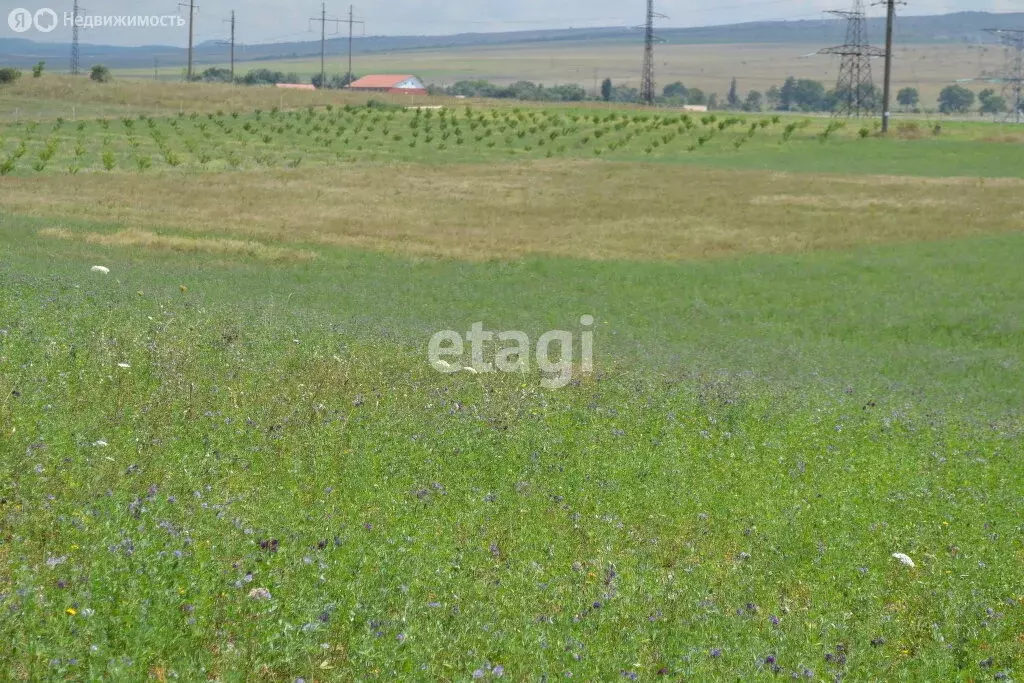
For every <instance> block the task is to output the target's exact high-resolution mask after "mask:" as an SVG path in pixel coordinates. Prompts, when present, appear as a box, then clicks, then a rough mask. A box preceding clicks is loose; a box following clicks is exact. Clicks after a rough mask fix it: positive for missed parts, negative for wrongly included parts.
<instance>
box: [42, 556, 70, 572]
mask: <svg viewBox="0 0 1024 683" xmlns="http://www.w3.org/2000/svg"><path fill="white" fill-rule="evenodd" d="M67 561H68V556H67V555H61V556H60V557H48V558H46V566H47V567H49V568H50V569H54V568H56V567H57V566H58V565H62V564H64V563H65V562H67Z"/></svg>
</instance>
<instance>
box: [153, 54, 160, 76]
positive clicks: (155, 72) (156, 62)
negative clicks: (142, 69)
mask: <svg viewBox="0 0 1024 683" xmlns="http://www.w3.org/2000/svg"><path fill="white" fill-rule="evenodd" d="M153 80H154V81H159V80H160V58H159V57H153Z"/></svg>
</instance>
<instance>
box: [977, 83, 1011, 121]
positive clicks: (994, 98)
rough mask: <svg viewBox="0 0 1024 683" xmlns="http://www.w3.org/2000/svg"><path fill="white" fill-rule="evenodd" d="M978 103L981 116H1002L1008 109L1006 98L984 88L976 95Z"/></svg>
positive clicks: (990, 89)
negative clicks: (979, 103)
mask: <svg viewBox="0 0 1024 683" xmlns="http://www.w3.org/2000/svg"><path fill="white" fill-rule="evenodd" d="M978 101H979V102H981V108H980V111H981V113H982V114H993V115H995V114H1002V113H1003V112H1005V111H1006V110H1007V109H1008V107H1007V106H1006V98H1005V97H1002V96H1000V95H997V94H996V91H995V90H993V89H992V88H985V89H984V90H982V91H981V92H980V93H978Z"/></svg>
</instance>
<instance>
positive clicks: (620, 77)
mask: <svg viewBox="0 0 1024 683" xmlns="http://www.w3.org/2000/svg"><path fill="white" fill-rule="evenodd" d="M823 47H828V46H826V45H693V46H689V45H662V46H659V47H658V53H657V59H658V64H657V80H658V83H659V85H660V86H664V85H666V84H668V83H671V82H673V81H682V82H683V83H685V84H686V85H687V86H689V87H698V88H701V89H702V90H704V91H705V92H706V93H708V94H710V93H717V94H718V95H719V97H720V98H721V97H722V96H724V95H725V94H726V93H727V92H728V90H729V84H730V82H731V80H732V78H734V77H735V78H736V79H737V81H738V84H739V86H740V89H741V90H742V91H744V92H746V91H749V90H760V91H762V92H764V91H765V90H767V89H768V88H769V87H771V86H772V85H781V84H782V82H783V81H785V79H786V77H788V76H795V77H797V78H811V79H815V80H820V81H823V82H825V83H826V84H828V85H829V86H830V87H834V84H835V81H836V77H837V75H838V68H839V58H838V57H829V56H806V55H808V54H809V53H812V52H816V51H818V50H820V49H821V48H823ZM641 58H642V45H640V44H639V43H638V44H636V45H624V44H622V43H619V42H616V43H609V44H596V45H592V44H583V45H566V44H564V43H560V44H557V45H554V46H547V45H530V46H522V47H511V48H510V47H495V48H481V47H474V48H451V49H447V50H409V51H397V52H390V53H385V54H372V55H366V56H362V57H360V58H359V59H358V61H357V62H356V65H355V67H354V69H355V71H356V72H357V73H360V74H365V73H414V74H416V75H418V76H419V77H420V78H422V79H423V80H424V81H426V82H427V83H436V84H438V85H443V84H449V85H450V84H451V83H453V82H455V81H458V80H464V79H484V80H489V81H494V82H497V83H511V82H515V81H518V80H530V81H536V82H540V83H545V84H556V83H579V84H581V85H583V86H584V87H586V88H587V89H588V90H591V91H592V90H593V89H594V78H595V76H596V77H597V78H598V79H604V78H611V79H612V80H613V81H614V82H615V83H616V84H618V85H628V86H632V87H639V85H640V62H641ZM1002 60H1003V53H1002V50H1000V49H999V48H997V47H994V46H988V47H983V48H977V47H968V46H966V45H952V46H949V45H906V46H901V47H899V49H898V50H897V53H896V62H895V67H894V74H893V78H894V83H895V85H896V87H897V88H902V87H907V86H909V87H916V88H918V89H919V90H920V91H921V97H922V103H923V106H925V107H931V108H936V107H937V104H936V100H937V98H938V95H939V92H940V91H941V90H942V88H944V87H946V86H947V85H950V84H952V83H954V82H955V81H956V80H957V79H963V78H974V77H977V76H979V75H980V74H981V73H982V71H984V70H995V69H998V68H1001V66H1002ZM208 66H211V65H206V64H204V65H203V66H202V67H201V68H206V67H208ZM215 66H221V67H226V66H228V65H227V64H226V63H223V64H217V65H215ZM875 67H876V74H875V79H876V83H878V84H879V85H881V82H882V63H881V60H878V61H876V62H875ZM236 68H237V69H238V70H240V71H242V72H244V71H247V70H249V69H255V68H267V69H274V70H280V71H285V72H291V71H294V72H297V73H298V74H299V75H301V76H302V77H303V78H306V79H308V78H310V77H312V76H313V75H314V74H318V73H320V60H319V58H306V59H297V60H278V61H260V62H241V63H239V64H238V65H237V66H236ZM347 68H348V65H347V62H346V59H345V58H343V57H330V58H329V61H328V66H327V70H328V72H329V73H344V72H345V71H346V70H347ZM118 73H119V74H121V75H124V76H135V77H139V78H152V76H153V71H152V70H148V71H147V70H145V69H136V70H124V71H120V72H118ZM165 75H166V77H168V78H171V79H175V78H180V73H167V74H165ZM975 87H976V89H980V88H982V87H989V86H985V85H984V84H978V85H976V86H975Z"/></svg>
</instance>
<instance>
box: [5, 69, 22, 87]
mask: <svg viewBox="0 0 1024 683" xmlns="http://www.w3.org/2000/svg"><path fill="white" fill-rule="evenodd" d="M19 78H21V72H20V71H18V70H17V69H12V68H10V67H4V68H2V69H0V84H3V83H14V82H15V81H16V80H18V79H19Z"/></svg>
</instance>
